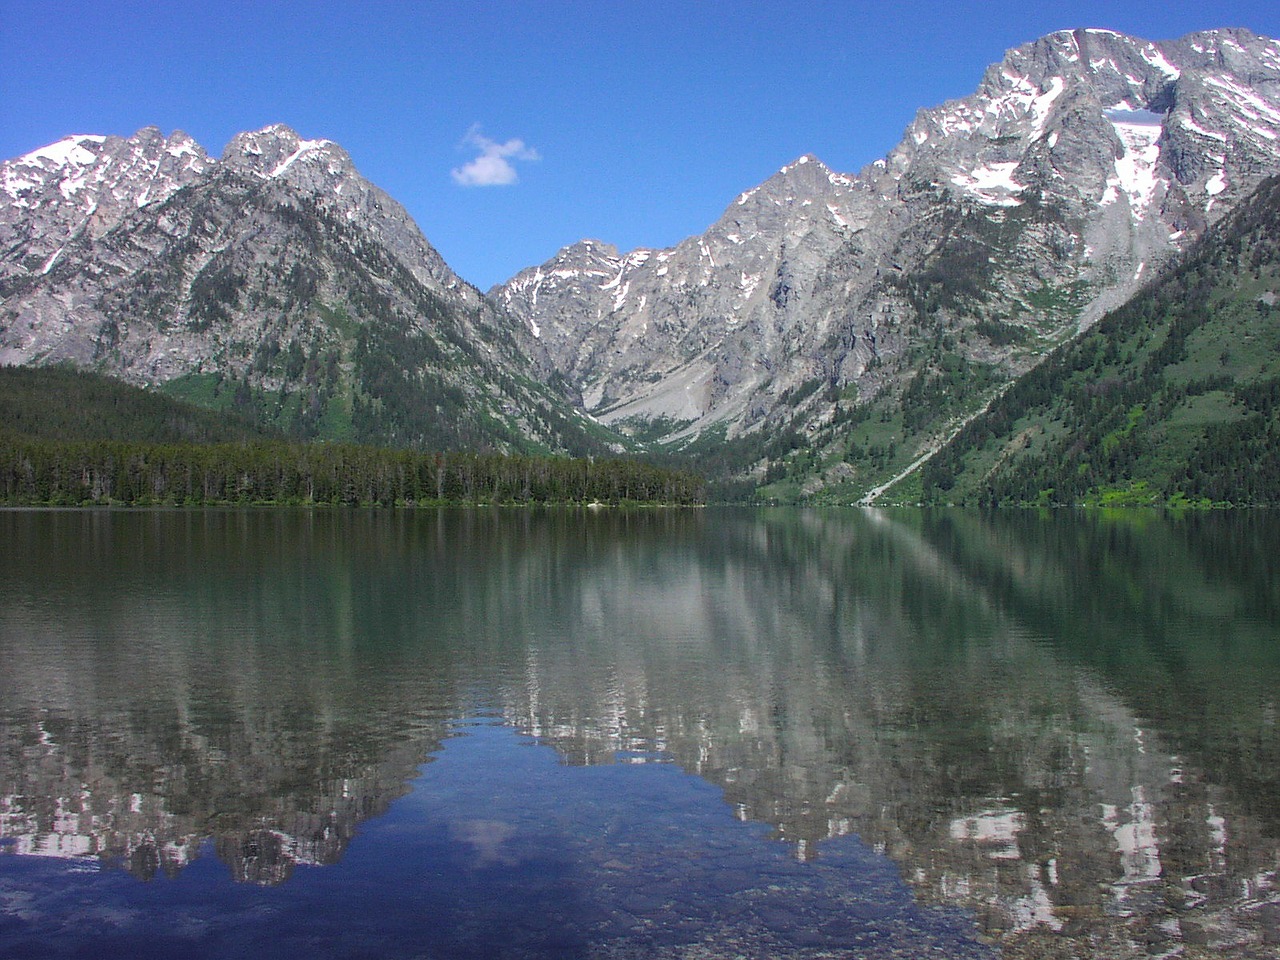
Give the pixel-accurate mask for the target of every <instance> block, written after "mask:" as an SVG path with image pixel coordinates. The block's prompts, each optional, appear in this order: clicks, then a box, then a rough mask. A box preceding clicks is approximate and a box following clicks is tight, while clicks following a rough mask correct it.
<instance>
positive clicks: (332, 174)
mask: <svg viewBox="0 0 1280 960" xmlns="http://www.w3.org/2000/svg"><path fill="white" fill-rule="evenodd" d="M222 164H223V166H225V167H226V168H227V169H230V170H235V171H237V172H241V173H247V174H250V175H252V176H255V177H261V178H262V179H264V180H271V179H276V178H279V177H284V178H287V179H289V180H291V181H293V182H295V183H298V184H299V185H300V186H304V187H321V188H322V187H324V186H327V185H329V184H331V183H332V181H333V180H335V179H337V178H343V177H349V176H352V175H354V174H355V165H354V164H353V163H352V161H351V157H350V156H349V155H348V154H347V152H346V150H344V149H343V148H342V147H340V146H339V145H338V144H336V143H334V142H333V141H332V140H324V139H318V140H308V139H305V138H303V137H301V136H299V134H298V133H297V131H295V130H293V129H292V128H290V127H288V126H286V125H285V124H282V123H276V124H272V125H270V126H267V127H263V128H262V129H261V130H253V131H248V132H245V133H239V134H237V135H236V136H235V137H233V138H232V139H231V141H230V142H229V143H228V144H227V147H226V149H225V150H224V151H223V153H222Z"/></svg>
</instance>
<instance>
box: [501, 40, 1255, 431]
mask: <svg viewBox="0 0 1280 960" xmlns="http://www.w3.org/2000/svg"><path fill="white" fill-rule="evenodd" d="M1278 137H1280V44H1277V43H1276V42H1275V41H1273V40H1269V39H1265V38H1261V37H1257V36H1254V35H1253V34H1251V33H1249V32H1248V31H1244V30H1220V31H1212V32H1208V33H1202V34H1193V35H1191V36H1188V37H1185V38H1183V39H1181V40H1177V41H1171V42H1162V43H1150V42H1147V41H1144V40H1139V39H1135V38H1132V37H1127V36H1123V35H1120V34H1116V33H1111V32H1108V31H1099V30H1077V31H1064V32H1060V33H1055V34H1052V35H1050V36H1048V37H1045V38H1043V39H1041V40H1038V41H1036V42H1034V43H1031V44H1028V45H1026V46H1024V47H1020V48H1017V49H1015V50H1012V51H1010V52H1009V53H1008V55H1007V56H1006V57H1005V59H1004V60H1003V61H1002V62H1001V63H999V64H996V65H994V66H992V67H991V68H990V69H988V71H987V72H986V75H985V76H984V77H983V79H982V82H981V84H980V85H979V87H978V90H977V92H976V93H974V94H973V95H972V96H969V97H966V98H964V99H961V100H955V101H950V102H948V103H945V104H943V105H941V106H939V107H935V108H931V109H928V110H922V111H921V112H920V113H919V114H918V116H917V117H916V119H915V121H914V122H913V123H912V124H911V126H910V127H909V128H908V130H907V131H906V135H905V136H904V138H903V140H902V142H901V143H900V144H899V145H898V146H897V147H896V148H895V149H894V150H893V151H892V152H891V153H890V154H889V155H888V156H887V157H886V158H884V159H883V160H880V161H877V162H876V163H874V164H872V165H870V166H869V167H867V168H866V169H864V170H863V171H861V172H860V173H859V174H857V175H856V176H853V175H844V174H840V173H835V172H833V171H831V170H829V169H827V168H826V167H825V166H824V165H823V164H822V163H821V162H819V161H818V160H817V159H816V158H814V157H812V156H805V157H801V158H800V159H799V160H797V161H795V162H794V163H791V164H788V165H787V166H785V167H783V168H782V169H781V170H780V171H779V172H778V173H777V174H776V175H775V176H773V177H772V178H770V179H769V180H768V181H766V182H765V183H763V184H761V185H760V186H758V187H756V188H754V189H752V190H748V191H747V192H746V193H743V194H742V195H741V196H739V197H738V198H737V199H736V200H735V201H734V202H733V203H732V204H730V206H729V207H728V209H727V210H726V211H725V213H724V215H723V216H722V217H721V218H720V220H718V221H717V222H716V223H714V224H712V225H711V226H710V227H709V228H708V229H707V231H706V232H705V233H703V234H702V235H700V236H696V237H691V238H690V239H688V240H685V241H684V242H682V243H680V244H679V245H677V246H676V247H673V248H671V249H668V250H645V249H641V250H635V251H632V252H630V253H627V254H619V253H618V252H617V251H616V250H614V249H613V248H612V247H609V246H607V245H606V244H603V243H599V242H596V241H584V242H582V243H579V244H575V245H573V246H571V247H567V248H565V249H564V250H562V251H560V253H559V254H558V255H557V256H556V257H555V258H554V259H552V260H551V261H549V262H547V263H545V264H543V265H541V266H539V267H534V268H530V269H527V270H524V271H522V272H521V273H519V274H517V275H516V276H515V277H513V278H512V279H511V280H509V281H507V282H506V283H504V284H502V285H500V286H498V287H496V288H494V289H493V290H492V291H490V295H491V296H492V297H494V298H495V299H496V300H498V301H499V302H500V303H502V304H503V305H505V306H507V307H508V308H509V309H510V310H511V311H512V312H513V313H515V314H516V315H517V316H519V317H521V318H523V320H524V321H525V324H526V326H527V328H528V331H529V332H530V333H531V334H533V335H534V336H535V337H537V338H538V339H539V340H540V341H541V342H542V343H543V344H544V345H545V347H546V349H547V351H548V353H549V355H550V357H551V358H552V362H553V363H554V365H555V366H556V368H557V369H559V370H561V371H562V372H563V373H564V374H565V376H566V377H567V378H568V379H569V380H570V381H571V382H572V383H574V384H575V385H577V386H578V387H579V388H580V389H581V391H582V394H583V397H584V400H585V403H586V408H587V409H588V410H589V411H591V412H592V413H593V414H595V415H596V416H598V417H599V418H601V419H602V420H604V421H606V422H612V423H615V424H623V425H625V424H627V423H628V422H629V421H631V420H632V418H634V420H635V422H642V421H649V422H650V424H651V425H652V421H655V420H657V421H662V422H663V423H664V426H665V427H666V428H667V429H668V433H667V435H668V436H669V437H677V438H678V437H688V436H692V435H695V434H697V433H699V432H701V431H704V430H706V429H707V428H708V427H710V426H712V425H714V424H717V423H723V424H725V425H726V426H727V428H728V436H730V437H733V436H736V435H743V434H746V433H750V432H752V431H754V430H755V429H757V428H759V427H762V426H764V427H770V426H772V427H774V428H777V427H779V426H780V425H782V424H784V423H787V422H794V420H793V418H794V417H795V415H796V414H797V412H799V413H800V414H801V420H802V421H804V422H805V423H807V424H808V425H809V428H810V430H811V429H812V428H813V427H814V426H815V425H820V424H821V423H823V422H824V421H825V420H829V419H830V417H831V416H832V409H833V408H832V407H831V406H830V405H829V404H826V405H824V403H823V402H822V401H821V400H819V399H817V397H818V396H819V394H815V392H814V389H813V387H814V386H815V385H817V384H821V385H824V386H826V387H827V388H829V389H828V390H827V391H825V392H824V394H823V395H834V394H835V393H836V392H843V394H844V395H846V396H847V395H849V394H850V393H852V392H853V391H854V389H855V388H856V393H857V396H859V397H860V398H861V399H863V400H867V399H870V398H874V397H876V396H879V395H881V394H883V393H884V392H885V391H886V390H890V391H892V390H898V389H901V387H902V385H903V384H905V383H908V382H909V381H910V380H912V379H913V378H915V377H917V376H918V375H921V374H923V373H924V372H925V365H926V364H927V362H929V361H928V360H927V357H926V355H927V356H932V357H935V358H936V356H937V354H936V351H935V352H933V353H930V349H928V345H929V344H932V343H935V342H946V343H949V344H954V346H952V347H948V349H950V350H953V351H954V352H955V353H956V354H957V355H958V356H959V357H961V358H962V359H963V360H964V361H965V362H968V363H973V364H980V365H984V367H991V368H993V369H995V370H997V371H1000V372H999V373H998V375H997V378H998V377H1004V378H1006V379H1007V378H1008V377H1009V376H1012V375H1013V374H1015V373H1017V372H1020V371H1021V370H1025V369H1026V368H1027V367H1028V366H1030V365H1031V364H1032V363H1034V361H1035V359H1036V358H1037V357H1038V356H1040V355H1042V353H1043V351H1044V350H1045V349H1047V348H1048V346H1050V345H1051V344H1052V343H1054V342H1057V341H1058V340H1060V339H1061V338H1062V337H1063V336H1066V335H1067V334H1068V333H1070V332H1071V331H1073V330H1075V329H1077V327H1078V326H1079V325H1088V324H1090V323H1091V322H1093V321H1094V320H1095V319H1097V317H1099V316H1100V315H1101V314H1102V312H1104V311H1105V310H1106V309H1108V308H1109V307H1111V306H1114V305H1116V304H1118V303H1119V302H1121V301H1122V300H1123V299H1125V298H1127V296H1129V295H1130V294H1131V293H1132V292H1133V291H1134V290H1135V289H1136V288H1137V286H1139V285H1140V284H1141V283H1142V282H1143V281H1144V279H1146V278H1148V277H1150V276H1151V275H1152V274H1153V272H1154V271H1155V270H1157V269H1158V268H1159V266H1160V265H1161V264H1162V263H1164V262H1165V261H1167V260H1168V259H1169V258H1170V257H1171V256H1174V255H1176V254H1177V253H1178V252H1179V251H1180V250H1182V249H1184V248H1185V247H1186V246H1187V245H1188V244H1189V243H1191V242H1192V241H1193V240H1194V239H1195V238H1196V237H1197V236H1199V235H1200V234H1201V233H1202V232H1203V231H1204V229H1205V228H1206V226H1207V225H1208V224H1209V223H1211V222H1212V221H1213V220H1214V219H1215V218H1216V217H1217V216H1219V215H1220V214H1221V213H1223V212H1224V211H1225V210H1226V209H1228V208H1229V207H1230V206H1231V204H1233V203H1234V202H1235V201H1236V200H1237V199H1238V198H1240V197H1241V196H1243V195H1244V194H1246V193H1247V192H1248V191H1249V190H1251V189H1252V188H1253V187H1254V186H1255V185H1256V184H1257V183H1258V182H1259V180H1260V179H1261V178H1262V177H1264V176H1266V175H1268V174H1271V173H1275V172H1277V171H1280V149H1278V148H1277V138H1278ZM993 331H995V332H993ZM1001 331H1005V332H1006V333H1007V335H1005V334H1003V333H1002V332H1001ZM1010 331H1011V332H1010ZM798 395H803V396H804V397H806V398H814V399H807V400H805V401H804V402H803V403H802V402H801V401H797V400H795V399H794V398H795V397H796V396H798ZM666 421H671V422H670V423H667V422H666ZM916 439H917V440H918V441H919V442H921V443H922V444H923V443H925V441H924V440H923V439H921V438H916Z"/></svg>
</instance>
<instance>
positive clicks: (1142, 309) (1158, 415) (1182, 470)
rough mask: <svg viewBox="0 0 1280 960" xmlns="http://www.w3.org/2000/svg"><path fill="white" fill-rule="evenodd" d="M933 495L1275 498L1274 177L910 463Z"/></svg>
mask: <svg viewBox="0 0 1280 960" xmlns="http://www.w3.org/2000/svg"><path fill="white" fill-rule="evenodd" d="M921 486H922V493H923V496H924V499H926V500H929V501H934V502H983V503H1099V504H1104V505H1107V504H1115V505H1128V504H1142V503H1167V504H1203V505H1208V504H1228V503H1229V504H1240V505H1245V504H1275V503H1280V179H1272V180H1269V181H1266V182H1265V183H1264V184H1262V186H1261V187H1260V188H1259V189H1258V191H1257V192H1256V193H1255V194H1254V196H1253V197H1252V198H1250V199H1249V200H1247V201H1246V202H1244V203H1242V204H1241V205H1240V207H1239V208H1237V210H1235V211H1234V212H1233V213H1232V214H1231V215H1229V216H1228V217H1226V218H1225V219H1224V220H1223V221H1222V222H1221V223H1219V224H1218V225H1217V226H1216V227H1215V228H1214V229H1213V230H1212V231H1210V233H1209V234H1208V235H1206V236H1205V237H1204V238H1203V240H1201V241H1200V242H1199V243H1198V244H1197V245H1196V246H1195V247H1194V248H1193V249H1192V250H1191V251H1189V252H1188V254H1187V255H1186V256H1185V257H1184V258H1183V259H1182V260H1181V261H1180V262H1179V264H1178V265H1177V266H1176V267H1175V268H1173V269H1171V270H1169V271H1168V272H1167V273H1166V274H1165V275H1164V276H1163V277H1161V278H1160V279H1159V280H1158V281H1157V282H1155V283H1153V284H1152V285H1150V286H1149V287H1148V288H1147V289H1146V290H1144V291H1143V292H1142V293H1140V294H1139V295H1137V296H1136V297H1134V298H1133V299H1132V300H1131V301H1129V303H1127V304H1125V305H1124V306H1123V307H1121V308H1119V309H1118V310H1115V311H1113V312H1112V313H1111V314H1109V315H1108V316H1106V317H1105V318H1103V319H1102V320H1101V321H1100V322H1099V323H1098V324H1097V325H1096V326H1094V327H1093V328H1091V329H1090V330H1089V331H1088V332H1087V333H1085V334H1084V335H1082V336H1081V337H1079V338H1077V339H1075V340H1073V341H1071V342H1070V343H1068V344H1065V345H1064V346H1062V347H1060V348H1058V349H1057V350H1055V351H1054V352H1053V353H1052V354H1050V356H1049V357H1048V358H1047V359H1046V360H1045V361H1044V362H1043V363H1041V364H1040V365H1039V366H1037V367H1036V368H1035V369H1033V370H1031V371H1030V372H1029V373H1027V374H1026V375H1025V376H1023V377H1022V378H1021V379H1019V380H1018V381H1017V382H1016V383H1015V384H1014V385H1013V386H1012V387H1010V388H1009V390H1007V391H1006V392H1005V393H1004V395H1003V396H1001V397H1000V398H999V399H998V400H996V401H995V402H994V403H992V405H991V407H990V409H989V410H988V411H987V412H986V413H985V414H983V415H982V416H980V417H978V418H976V419H975V420H973V421H971V422H970V423H969V424H968V425H967V426H966V427H965V428H964V429H963V430H962V431H961V432H960V434H959V435H958V436H957V437H956V438H955V440H954V441H953V442H951V443H950V444H948V445H947V446H946V447H945V448H944V449H943V450H942V451H940V452H939V453H938V454H937V455H936V456H934V457H933V458H932V459H931V460H930V461H929V462H928V463H927V464H926V465H925V466H924V467H923V469H922V476H921Z"/></svg>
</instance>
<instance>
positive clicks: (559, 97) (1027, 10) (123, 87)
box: [0, 0, 1280, 289]
mask: <svg viewBox="0 0 1280 960" xmlns="http://www.w3.org/2000/svg"><path fill="white" fill-rule="evenodd" d="M1081 26H1097V27H1107V28H1110V29H1114V30H1120V31H1123V32H1126V33H1132V34H1135V35H1137V36H1141V37H1145V38H1147V39H1152V40H1155V39H1166V38H1170V37H1178V36H1182V35H1183V34H1185V33H1188V32H1190V31H1193V30H1200V29H1207V28H1210V27H1215V26H1245V27H1248V28H1250V29H1252V30H1254V31H1255V32H1257V33H1261V34H1266V35H1268V36H1280V3H1277V2H1276V0H1265V2H1263V0H1248V2H1246V0H1241V2H1235V0H1215V2H1213V3H1206V2H1203V0H1199V2H1183V0H1166V2H1157V0H1141V2H1072V0H1064V2H1059V3H1029V2H1027V0H1018V2H1005V0H993V2H986V3H966V2H956V3H933V2H919V3H910V4H903V5H898V4H893V3H889V2H885V0H879V2H874V3H863V2H844V3H837V2H826V0H800V2H791V0H778V2H772V3H765V2H736V3H735V2H729V0H725V2H721V3H703V2H683V3H678V2H666V0H648V2H636V3H631V2H608V0H595V2H577V0H574V2H568V0H566V2H555V0H542V2H513V0H494V2H489V3H466V2H455V3H441V2H433V0H421V2H416V3H411V2H378V0H367V2H363V3H345V2H337V0H315V2H309V3H303V2H292V0H254V2H240V0H205V2H201V3H195V2H182V0H170V2H154V0H153V2H129V0H101V2H72V0H65V2H64V0H36V2H29V0H0V157H5V158H7V157H14V156H18V155H20V154H23V153H26V152H28V151H30V150H32V149H34V148H36V147H38V146H42V145H44V144H46V143H50V142H52V141H54V140H57V139H59V138H61V137H63V136H66V135H68V134H73V133H102V134H119V135H122V136H127V135H129V134H131V133H133V132H134V131H135V130H137V129H138V128H140V127H143V126H147V125H156V126H159V127H160V128H161V129H163V130H164V131H165V132H166V133H167V132H169V131H171V130H174V129H181V130H185V131H186V132H187V133H189V134H191V135H192V136H193V137H195V138H196V139H197V140H198V141H200V143H201V144H203V145H204V147H205V148H206V149H207V150H209V151H210V152H211V153H214V154H218V153H221V151H222V149H223V147H224V146H225V145H226V142H227V141H228V140H229V139H230V138H231V137H232V136H233V135H234V134H235V133H237V132H239V131H241V130H248V129H257V128H260V127H263V126H266V125H267V124H269V123H275V122H283V123H287V124H289V125H290V126H292V127H294V128H295V129H296V130H298V132H299V133H301V134H302V135H303V136H305V137H312V138H315V137H327V138H329V139H332V140H336V141H338V142H339V143H341V144H342V145H343V146H344V147H346V149H347V150H348V151H349V152H350V153H351V155H352V157H353V158H354V160H355V162H356V165H357V166H358V167H359V168H360V170H361V172H362V173H363V174H364V175H365V176H367V177H368V178H369V179H371V180H372V181H374V182H375V183H377V184H378V185H379V186H381V187H383V188H384V189H385V190H387V191H388V192H389V193H391V194H392V196H394V197H396V199H398V200H400V201H401V202H402V203H403V204H404V205H405V206H406V207H407V208H408V209H409V212H410V213H411V214H413V216H414V217H415V219H417V221H418V223H419V225H420V226H421V227H422V229H423V231H424V232H425V233H426V235H427V237H428V239H429V240H431V242H432V243H433V244H434V245H435V246H436V247H437V248H438V249H439V250H440V252H441V253H442V254H443V255H444V257H445V259H446V260H447V261H448V262H449V263H450V264H451V265H452V266H453V267H454V269H455V270H457V271H458V272H459V273H460V274H461V275H462V276H463V277H464V278H465V279H467V280H470V281H471V282H472V283H475V284H476V285H477V286H479V287H481V288H482V289H484V288H487V287H488V286H489V285H491V284H493V283H495V282H498V281H500V280H503V279H506V278H507V277H508V276H510V275H511V274H513V273H515V272H516V271H517V270H519V269H521V268H522V267H525V266H531V265H533V264H535V263H540V262H542V261H544V260H546V259H548V258H549V257H551V256H552V255H553V254H554V253H555V252H556V250H557V249H559V248H560V247H562V246H564V245H566V244H569V243H572V242H574V241H575V240H578V239H581V238H583V237H594V238H597V239H601V240H605V241H607V242H610V243H614V244H616V245H617V246H618V247H619V248H620V249H623V250H627V249H631V248H634V247H637V246H670V245H672V244H675V243H677V242H679V241H680V240H681V239H683V238H684V237H686V236H689V235H691V234H694V233H698V232H701V231H702V230H703V229H704V228H705V227H706V226H707V225H708V224H709V223H711V222H712V221H714V220H715V219H716V218H717V217H718V216H719V215H720V213H721V212H722V211H723V210H724V208H725V207H726V206H728V204H729V203H730V202H731V201H732V200H733V199H734V198H735V196H736V195H737V194H738V193H739V192H741V191H742V190H745V189H748V188H750V187H752V186H755V185H756V184H757V183H759V182H761V181H762V180H764V179H765V178H767V177H768V176H769V175H770V174H772V173H773V172H774V171H775V170H776V169H777V168H778V167H780V166H781V165H783V164H784V163H787V162H789V161H791V160H793V159H795V158H796V157H798V156H800V155H801V154H804V153H814V154H816V155H817V156H818V157H820V158H821V159H822V160H823V161H825V162H826V163H827V164H828V165H829V166H831V167H833V168H835V169H837V170H842V171H850V172H852V171H856V170H858V169H859V168H860V167H862V166H863V165H864V164H866V163H869V162H870V161H872V160H874V159H876V158H877V157H880V156H883V155H884V154H885V153H887V152H888V151H889V150H890V149H891V148H892V147H893V146H894V144H895V143H896V142H897V141H898V139H899V138H900V137H901V135H902V131H903V129H904V128H905V127H906V125H907V124H908V123H909V122H910V121H911V118H912V117H913V116H914V114H915V111H916V110H917V109H918V108H919V107H924V106H932V105H935V104H938V103H940V102H942V101H943V100H946V99H950V98H953V97H959V96H964V95H967V94H968V93H970V92H972V91H973V89H974V88H975V87H976V86H977V84H978V81H979V80H980V78H981V76H982V72H983V70H984V69H985V67H986V66H987V64H989V63H992V62H995V61H997V60H999V59H1000V58H1001V56H1002V55H1003V53H1004V51H1005V50H1006V49H1008V48H1009V47H1012V46H1017V45H1019V44H1021V43H1025V42H1027V41H1030V40H1034V39H1035V38H1037V37H1039V36H1042V35H1043V34H1045V33H1048V32H1051V31H1053V30H1057V29H1062V28H1071V27H1081ZM477 160H478V161H479V163H478V164H477V163H476V161H477Z"/></svg>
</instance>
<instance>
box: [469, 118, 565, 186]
mask: <svg viewBox="0 0 1280 960" xmlns="http://www.w3.org/2000/svg"><path fill="white" fill-rule="evenodd" d="M462 145H463V146H468V147H475V148H476V149H477V150H479V151H480V156H478V157H476V158H475V159H474V160H472V161H471V162H470V163H465V164H463V165H462V166H460V167H454V168H453V170H452V171H451V173H452V175H453V179H454V181H455V182H457V183H460V184H462V186H464V187H505V186H508V185H510V184H513V183H515V182H516V180H517V179H519V178H518V177H517V176H516V168H515V167H514V166H513V165H512V163H511V161H512V160H541V159H542V158H541V157H540V156H539V155H538V151H537V150H534V149H533V148H532V147H528V146H525V142H524V141H523V140H517V139H512V140H508V141H507V142H506V143H498V142H497V141H495V140H490V139H489V138H488V137H486V136H485V135H484V134H483V133H481V132H480V124H478V123H477V124H473V125H472V127H471V129H470V130H468V131H467V135H466V136H465V137H463V138H462Z"/></svg>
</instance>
